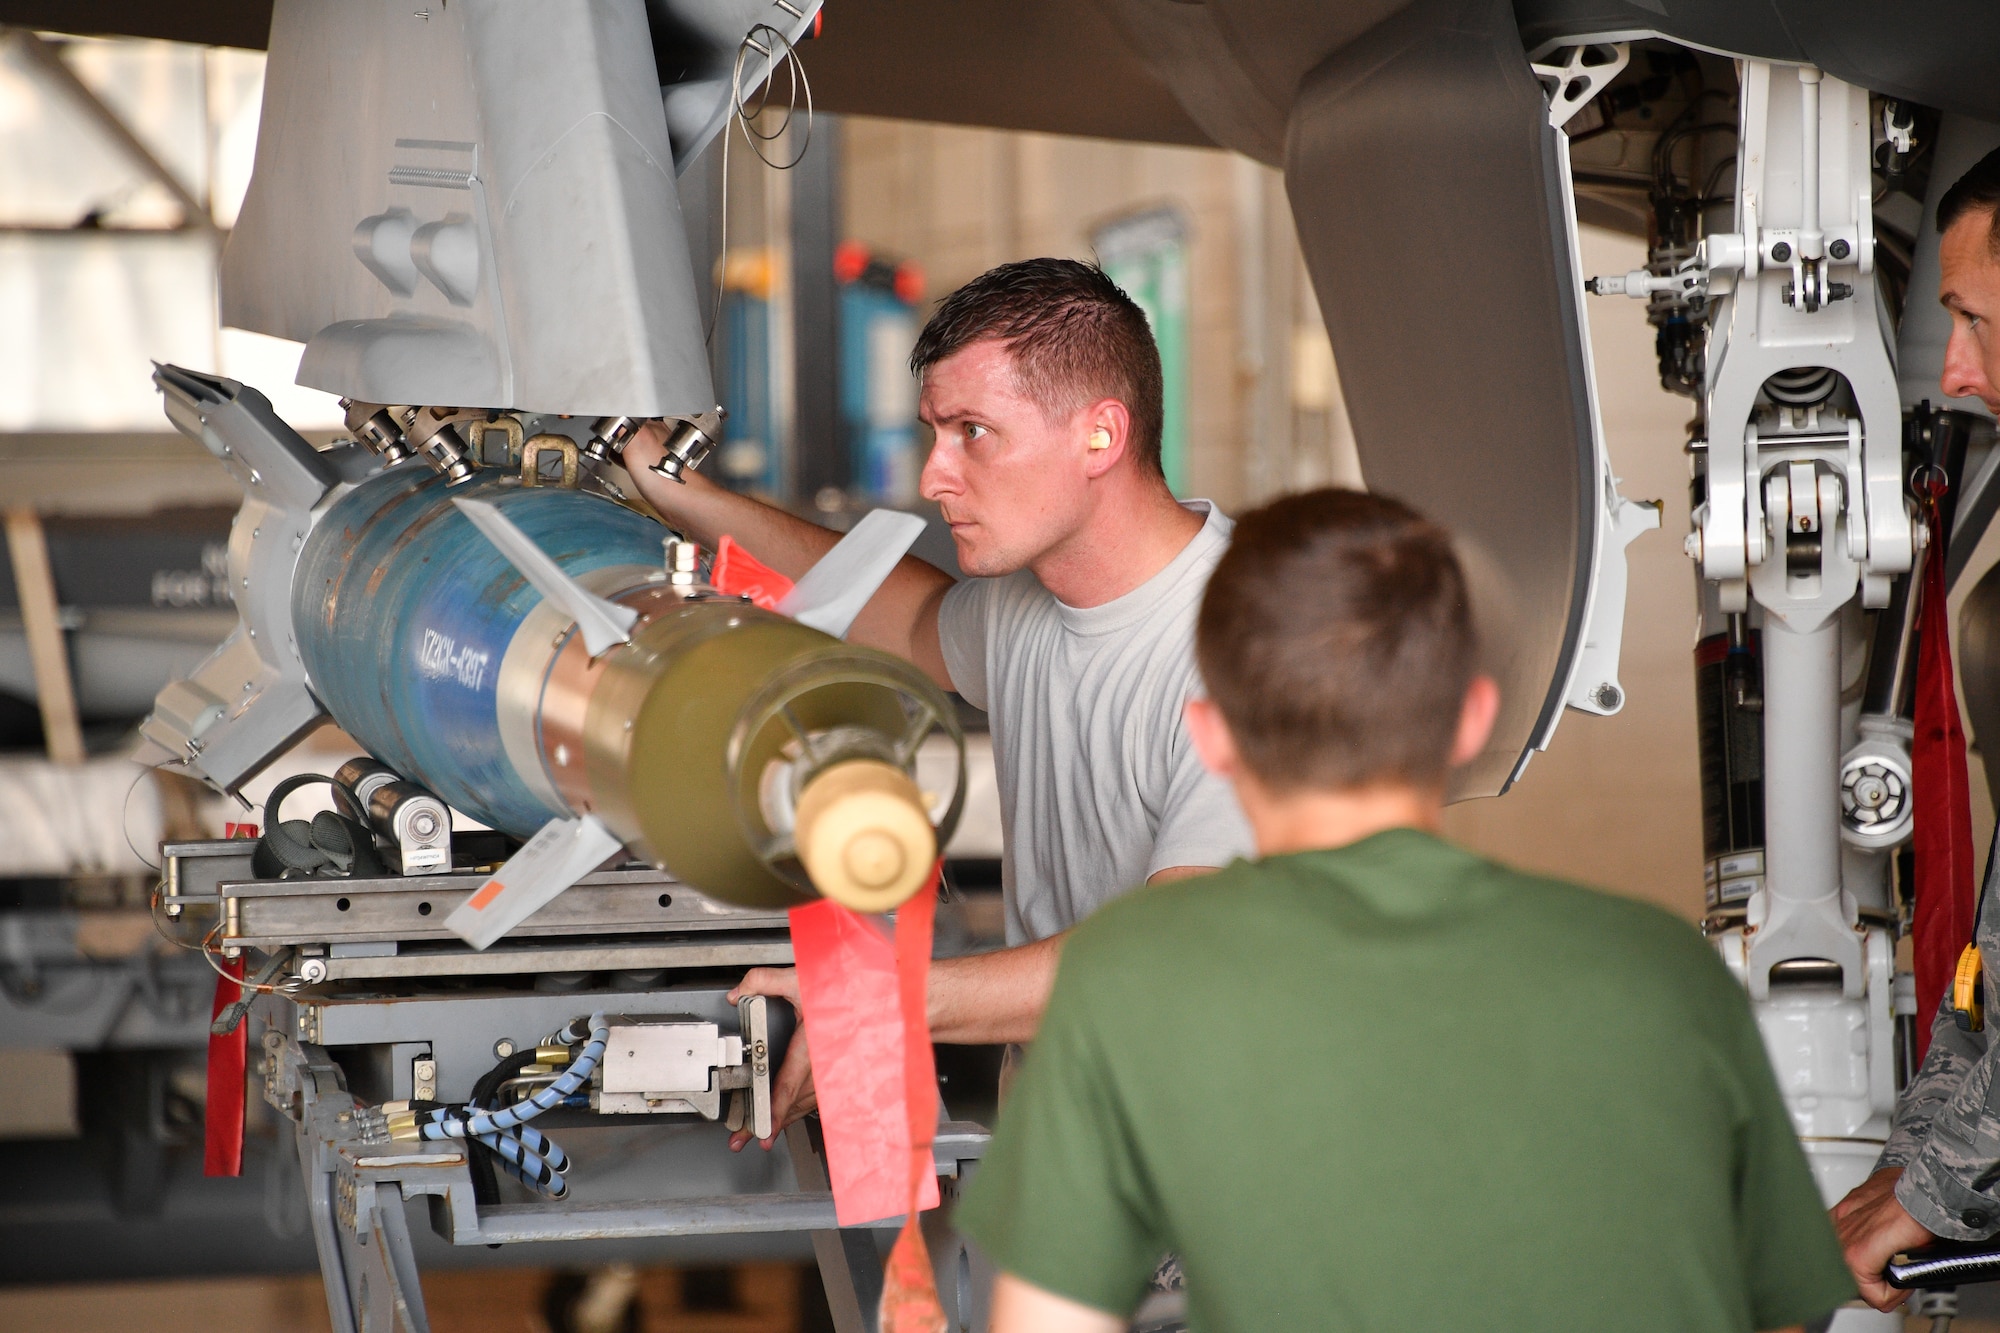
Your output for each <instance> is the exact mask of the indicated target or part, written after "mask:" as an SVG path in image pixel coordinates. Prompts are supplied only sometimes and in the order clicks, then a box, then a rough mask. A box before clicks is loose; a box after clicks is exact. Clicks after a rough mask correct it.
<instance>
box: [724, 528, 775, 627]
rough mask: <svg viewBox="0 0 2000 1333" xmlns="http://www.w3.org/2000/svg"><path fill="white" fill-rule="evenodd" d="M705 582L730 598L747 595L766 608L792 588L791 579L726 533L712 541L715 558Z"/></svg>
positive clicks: (769, 608) (771, 608)
mask: <svg viewBox="0 0 2000 1333" xmlns="http://www.w3.org/2000/svg"><path fill="white" fill-rule="evenodd" d="M708 581H709V582H710V583H713V584H714V585H715V590H716V591H717V592H719V593H723V594H725V595H727V596H730V597H748V598H749V599H750V600H751V602H753V603H754V604H756V605H758V606H761V607H763V608H764V609H765V610H766V611H775V610H777V609H778V603H779V602H780V601H782V600H783V599H784V596H785V594H786V593H788V592H790V591H791V590H792V580H790V579H788V578H786V577H785V576H784V575H783V574H780V573H779V572H778V571H777V570H775V569H772V568H771V567H770V566H769V565H767V564H765V563H763V562H762V561H760V560H759V559H757V557H756V556H754V555H751V554H750V553H749V552H748V551H746V550H744V549H743V547H742V546H741V545H740V544H739V543H738V542H737V540H736V539H735V538H734V537H731V536H729V535H728V534H727V533H725V534H724V535H723V538H722V540H721V541H719V542H717V543H716V544H715V561H714V563H713V564H711V565H710V566H709V570H708Z"/></svg>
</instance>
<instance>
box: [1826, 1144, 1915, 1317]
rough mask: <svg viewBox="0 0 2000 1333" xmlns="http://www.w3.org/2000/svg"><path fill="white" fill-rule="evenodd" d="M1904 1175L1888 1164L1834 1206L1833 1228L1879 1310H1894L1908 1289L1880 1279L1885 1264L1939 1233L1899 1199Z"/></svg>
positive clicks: (1868, 1297)
mask: <svg viewBox="0 0 2000 1333" xmlns="http://www.w3.org/2000/svg"><path fill="white" fill-rule="evenodd" d="M1902 1177H1903V1168H1902V1167H1900V1166H1891V1167H1885V1168H1884V1169H1882V1170H1880V1171H1877V1172H1876V1173H1875V1174H1874V1175H1872V1176H1870V1177H1868V1179H1866V1180H1864V1181H1862V1182H1861V1183H1860V1184H1859V1185H1856V1186H1855V1187H1854V1189H1853V1190H1852V1191H1850V1192H1849V1194H1848V1196H1847V1197H1846V1198H1844V1199H1842V1200H1841V1201H1840V1202H1839V1203H1837V1204H1835V1205H1834V1206H1833V1229H1834V1231H1835V1232H1836V1233H1838V1235H1839V1236H1840V1250H1841V1254H1842V1255H1843V1256H1844V1257H1845V1258H1846V1259H1847V1267H1848V1268H1849V1269H1850V1270H1851V1271H1852V1272H1853V1274H1854V1285H1856V1286H1857V1287H1859V1288H1861V1299H1862V1300H1864V1301H1867V1302H1868V1303H1869V1304H1870V1305H1872V1306H1874V1307H1875V1308H1876V1309H1878V1310H1893V1309H1895V1308H1896V1307H1897V1306H1899V1305H1901V1304H1902V1303H1903V1302H1904V1301H1905V1300H1907V1299H1908V1298H1909V1295H1910V1293H1909V1292H1907V1291H1898V1290H1897V1289H1896V1288H1894V1287H1892V1286H1890V1285H1889V1284H1888V1283H1887V1282H1884V1281H1883V1280H1882V1269H1883V1267H1884V1266H1885V1265H1886V1264H1887V1263H1888V1262H1889V1260H1890V1259H1892V1258H1893V1257H1895V1256H1896V1255H1898V1254H1900V1253H1902V1252H1903V1251H1904V1250H1907V1249H1912V1248H1914V1247H1916V1246H1919V1245H1928V1244H1930V1243H1931V1242H1932V1241H1934V1240H1936V1239H1937V1237H1936V1236H1934V1235H1932V1234H1931V1233H1930V1231H1929V1230H1927V1229H1926V1228H1925V1226H1924V1224H1923V1223H1921V1222H1919V1221H1917V1219H1916V1218H1914V1217H1911V1216H1910V1214H1909V1211H1908V1210H1907V1209H1905V1208H1904V1207H1903V1205H1902V1203H1901V1202H1900V1201H1898V1200H1897V1198H1896V1182H1897V1181H1898V1180H1901V1179H1902Z"/></svg>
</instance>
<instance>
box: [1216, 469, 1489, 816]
mask: <svg viewBox="0 0 2000 1333" xmlns="http://www.w3.org/2000/svg"><path fill="white" fill-rule="evenodd" d="M1474 649H1475V643H1474V633H1473V624H1472V609H1471V604H1470V601H1469V599H1468V598H1467V596H1466V588H1465V575H1464V572H1463V571H1462V570H1461V569H1460V568H1459V564H1458V558H1457V556H1455V555H1454V554H1453V553H1452V549H1451V539H1450V538H1449V537H1448V536H1446V534H1445V532H1444V530H1443V529H1442V528H1439V527H1437V526H1436V525H1435V524H1433V523H1431V522H1429V521H1428V520H1426V519H1424V518H1423V517H1422V516H1420V515H1418V514H1417V513H1416V512H1415V511H1413V510H1411V509H1410V508H1408V507H1407V506H1405V505H1402V504H1398V503H1397V502H1396V501H1394V500H1390V499H1385V498H1384V497H1382V496H1377V495H1368V494H1365V493H1363V492H1360V491H1346V490H1319V491H1307V492H1305V493H1304V494H1301V495H1288V496H1285V497H1284V498H1282V499H1279V500H1274V501H1272V502H1271V503H1270V504H1267V505H1265V506H1264V507H1263V508H1261V509H1256V510H1252V511H1251V512H1250V513H1247V514H1245V515H1243V517H1241V518H1240V519H1238V520H1237V522H1236V534H1235V536H1234V538H1233V539H1232V540H1231V542H1230V546H1229V550H1228V551H1227V553H1225V554H1224V555H1223V557H1222V560H1221V562H1220V563H1219V564H1217V565H1216V567H1215V573H1214V574H1213V575H1212V576H1211V577H1210V578H1209V581H1208V592H1207V594H1206V595H1205V596H1204V597H1203V598H1202V603H1201V616H1200V619H1199V620H1198V622H1197V624H1196V629H1195V654H1196V657H1197V659H1198V661H1199V663H1200V666H1201V674H1202V678H1203V681H1204V682H1205V683H1206V685H1207V688H1208V693H1209V697H1210V698H1211V699H1213V700H1214V701H1215V704H1216V706H1217V708H1219V709H1220V710H1221V713H1222V716H1223V720H1224V721H1225V722H1227V723H1228V724H1229V731H1230V734H1231V736H1233V737H1234V739H1235V741H1236V749H1237V753H1238V754H1239V755H1240V756H1241V758H1242V761H1243V763H1244V764H1245V765H1246V766H1247V767H1248V768H1249V770H1250V771H1251V773H1253V774H1254V775H1255V776H1256V778H1257V779H1258V781H1259V782H1261V783H1262V784H1263V785H1264V786H1265V787H1266V788H1268V789H1269V790H1271V791H1273V792H1275V793H1283V792H1291V791H1298V790H1302V789H1311V790H1322V791H1335V790H1352V789H1355V788H1360V787H1368V786H1374V785H1377V784H1384V783H1408V784H1410V785H1413V786H1419V787H1432V786H1436V785H1438V784H1439V783H1441V782H1442V781H1443V779H1444V776H1445V770H1446V768H1447V765H1448V763H1449V761H1450V756H1451V749H1452V744H1453V741H1454V738H1455V737H1456V735H1457V730H1458V720H1459V710H1460V707H1461V705H1462V703H1463V701H1464V698H1465V692H1466V688H1467V686H1468V685H1469V684H1470V683H1471V679H1472V673H1473V655H1474Z"/></svg>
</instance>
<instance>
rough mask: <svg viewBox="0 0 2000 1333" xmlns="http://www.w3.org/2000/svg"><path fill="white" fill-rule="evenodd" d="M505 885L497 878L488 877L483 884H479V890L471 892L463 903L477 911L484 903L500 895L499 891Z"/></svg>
mask: <svg viewBox="0 0 2000 1333" xmlns="http://www.w3.org/2000/svg"><path fill="white" fill-rule="evenodd" d="M506 887H507V886H506V885H505V884H502V883H501V882H500V881H499V880H497V879H489V880H487V881H486V882H485V883H484V884H481V885H480V886H479V891H478V892H477V893H475V894H473V895H472V897H471V898H470V899H469V900H468V901H467V902H466V904H465V905H466V906H467V907H470V908H471V909H472V910H473V911H475V912H477V911H479V910H481V909H482V908H484V907H485V906H486V904H488V903H490V902H492V901H493V900H494V899H495V898H498V897H499V896H500V891H501V890H502V889H504V888H506Z"/></svg>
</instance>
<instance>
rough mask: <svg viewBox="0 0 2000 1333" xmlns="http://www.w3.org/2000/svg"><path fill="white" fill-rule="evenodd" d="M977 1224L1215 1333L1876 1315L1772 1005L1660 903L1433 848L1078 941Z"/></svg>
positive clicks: (1183, 909) (1196, 896)
mask: <svg viewBox="0 0 2000 1333" xmlns="http://www.w3.org/2000/svg"><path fill="white" fill-rule="evenodd" d="M956 1221H957V1225H958V1226H959V1227H960V1228H961V1229H962V1230H964V1231H965V1232H966V1233H967V1234H969V1235H970V1236H972V1237H973V1238H974V1239H975V1240H976V1241H978V1242H979V1243H980V1244H981V1245H983V1246H984V1247H985V1248H986V1250H987V1252H988V1253H989V1254H990V1255H991V1257H992V1258H993V1261H994V1262H995V1263H996V1264H998V1265H999V1266H1000V1267H1001V1268H1002V1269H1004V1270H1006V1271H1008V1272H1010V1273H1013V1274H1015V1275H1016V1276H1018V1277H1021V1278H1023V1279H1025V1280H1026V1281H1028V1282H1031V1283H1033V1284H1034V1285H1036V1286H1038V1287H1041V1288H1043V1289H1044V1290H1047V1291H1051V1292H1054V1293H1056V1294H1058V1295H1061V1296H1066V1297H1068V1298H1069V1299H1071V1300H1075V1301H1080V1302H1082V1303H1083V1304H1085V1305H1090V1306H1094V1307H1096V1308H1098V1309H1100V1310H1106V1311H1110V1312H1113V1313H1117V1314H1123V1313H1126V1312H1129V1311H1130V1310H1132V1309H1133V1308H1134V1306H1136V1305H1137V1303H1138V1301H1139V1299H1140V1297H1141V1296H1142V1295H1143V1293H1144V1290H1145V1287H1146V1284H1147V1279H1148V1276H1149V1275H1150V1274H1151V1273H1152V1271H1153V1268H1154V1265H1155V1263H1156V1262H1157V1260H1158V1259H1159V1256H1160V1255H1161V1254H1162V1253H1163V1252H1166V1251H1172V1252H1174V1253H1177V1254H1178V1255H1180V1257H1181V1262H1182V1264H1183V1266H1184V1268H1185V1270H1186V1273H1187V1286H1188V1301H1189V1317H1190V1322H1191V1324H1192V1325H1193V1327H1194V1328H1196V1329H1199V1330H1208V1331H1209V1333H1220V1331H1221V1330H1243V1331H1244V1333H1253V1331H1254V1333H1269V1330H1274V1329H1304V1328H1315V1329H1371V1330H1372V1329H1394V1328H1419V1327H1421V1328H1425V1329H1443V1328H1468V1329H1470V1328H1477V1329H1482V1330H1506V1329H1521V1330H1530V1329H1532V1330H1535V1331H1536V1333H1542V1330H1547V1329H1573V1328H1574V1329H1581V1328H1592V1329H1620V1330H1641V1329H1648V1330H1650V1329H1658V1330H1662V1333H1666V1331H1667V1330H1672V1333H1695V1331H1696V1330H1710V1329H1713V1330H1731V1331H1732V1333H1741V1331H1742V1330H1748V1329H1770V1328H1777V1327H1782V1326H1784V1325H1787V1324H1792V1323H1797V1322H1800V1321H1803V1320H1810V1319H1815V1318H1818V1317H1819V1316H1821V1315H1823V1314H1825V1313H1826V1312H1827V1311H1829V1310H1831V1309H1833V1308H1834V1307H1835V1306H1837V1305H1839V1304H1841V1303H1842V1302H1843V1301H1845V1300H1848V1299H1849V1298H1850V1297H1852V1295H1853V1293H1854V1288H1853V1285H1852V1283H1851V1282H1850V1280H1849V1278H1848V1274H1847V1270H1846V1268H1845V1266H1844V1265H1843V1263H1842V1261H1841V1256H1840V1250H1839V1247H1838V1246H1837V1245H1836V1244H1835V1242H1834V1238H1833V1230H1832V1227H1831V1225H1830V1224H1829V1222H1828V1220H1827V1216H1826V1213H1825V1211H1824V1206H1823V1205H1822V1203H1821V1201H1820V1198H1819V1194H1818V1191H1817V1190H1816V1189H1815V1187H1814V1185H1813V1179H1812V1174H1811V1171H1810V1169H1809V1168H1808V1167H1807V1165H1806V1161H1805V1156H1804V1154H1803V1153H1802V1152H1801V1151H1800V1149H1799V1145H1798V1142H1797V1140H1796V1139H1795V1138H1794V1137H1793V1133H1792V1129H1791V1126H1790V1124H1789V1123H1788V1122H1787V1119H1786V1116H1785V1111H1784V1107H1783V1104H1782V1103H1781V1102H1780V1100H1779V1096H1778V1090H1777V1086H1776V1084H1775V1083H1774V1081H1773V1079H1772V1076H1771V1071H1770V1066H1769V1064H1768V1063H1767V1061H1766V1057H1765V1054H1764V1046H1763V1042H1762V1041H1761V1039H1760V1038H1759V1036H1758V1032H1757V1027H1756V1023H1755V1021H1754V1020H1753V1018H1752V1017H1751V1014H1750V1009H1749V1005H1748V1004H1747V1003H1746V1001H1745V998H1744V995H1743V992H1742V990H1741V988H1740V987H1739V986H1738V985H1737V984H1736V982H1735V981H1734V980H1733V979H1732V978H1731V976H1730V975H1729V972H1728V970H1727V969H1726V968H1725V967H1724V966H1723V964H1722V962H1721V960H1720V959H1719V958H1718V957H1717V956H1716V954H1715V952H1714V950H1713V949H1711V948H1710V947H1709V946H1708V945H1707V944H1706V943H1705V942H1704V941H1703V940H1702V938H1701V936H1700V935H1699V934H1698V933H1696V932H1695V931H1694V930H1693V929H1691V928H1690V927H1688V926H1687V925H1686V924H1685V923H1683V922H1681V921H1679V920H1677V919H1675V918H1674V917H1671V916H1669V915H1668V914H1666V913H1665V912H1662V911H1660V910H1658V909H1657V908H1653V907H1649V906H1646V905H1644V904H1642V903H1637V902H1632V901H1629V900H1626V899H1622V898H1616V897H1612V896H1610V895H1608V894H1602V893H1597V892H1594V891H1592V890H1589V889H1584V888H1579V887H1577V886H1575V885H1570V884H1562V883H1557V882H1555V881H1551V880H1545V879H1537V878H1534V877H1532V876H1528V875H1524V874H1520V873H1518V872H1515V871H1512V870H1509V869H1507V868H1506V867H1504V866H1499V865H1495V864H1493V863H1492V862H1489V861H1484V860H1481V859H1479V858H1478V857H1475V856H1473V855H1472V854H1471V853H1469V852H1465V851H1462V850H1460V849H1458V848H1455V847H1453V846H1451V845H1449V844H1448V843H1445V842H1442V841H1439V840H1438V839H1436V838H1433V837H1431V836H1429V835H1428V834H1425V833H1421V832H1418V831H1416V830H1413V829H1396V830H1392V831H1390V832H1387V833H1381V834H1377V835H1376V836H1374V837H1371V838H1368V839H1366V840H1365V841H1362V842H1360V843H1356V844H1354V845H1352V846H1349V847H1343V848H1339V849H1337V850H1333V851H1315V852H1303V853H1299V854H1296V855H1291V856H1281V857H1272V858H1270V859H1268V860H1264V861H1261V862H1257V863H1255V864H1250V863H1245V862H1241V861H1239V862H1236V863H1235V864H1233V865H1231V866H1229V867H1228V868H1226V869H1224V870H1222V871H1220V872H1218V873H1216V874H1214V875H1211V876H1208V877H1205V878H1203V879H1198V880H1190V881H1186V882H1182V883H1175V884H1169V885H1162V886H1159V887H1154V888H1146V889H1140V890H1138V891H1136V892H1133V893H1131V894H1128V895H1126V896H1125V897H1123V898H1120V899H1118V900H1117V901H1115V902H1113V903H1111V904H1110V905H1109V906H1107V907H1105V908H1104V909H1103V910H1102V911H1100V912H1098V913H1097V914H1096V915H1095V916H1093V917H1092V918H1091V919H1090V920H1089V921H1087V922H1085V923H1084V924H1083V925H1082V926H1080V927H1079V928H1078V929H1077V930H1076V931H1075V932H1074V934H1073V935H1072V936H1071V938H1070V939H1069V941H1068V943H1067V945H1066V946H1065V948H1064V951H1063V959H1062V968H1061V971H1060V974H1059V976H1058V978H1057V981H1056V988H1055V994H1054V996H1053V997H1052V998H1051V1000H1050V1002H1049V1009H1048V1014H1047V1016H1046V1017H1045V1018H1044V1019H1043V1021H1042V1026H1041V1031H1040V1034H1039V1035H1038V1036H1037V1038H1036V1040H1035V1044H1034V1048H1033V1050H1032V1051H1031V1053H1030V1054H1029V1056H1028V1060H1027V1064H1026V1067H1025V1068H1024V1069H1023V1071H1022V1074H1021V1078H1020V1080H1019V1082H1018V1083H1017V1084H1016V1086H1015V1087H1014V1089H1013V1092H1012V1095H1011V1097H1010V1099H1009V1102H1008V1105H1007V1108H1006V1111H1005V1112H1004V1113H1003V1114H1002V1115H1001V1117H1000V1122H999V1126H998V1131H997V1133H996V1134H995V1136H994V1141H993V1145H992V1149H991V1151H990V1153H989V1154H988V1156H987V1158H986V1160H985V1161H984V1163H982V1164H981V1166H980V1168H979V1170H978V1172H977V1174H976V1175H975V1177H974V1178H973V1181H972V1183H971V1185H970V1187H969V1190H968V1193H967V1196H966V1198H965V1201H964V1202H963V1204H961V1206H960V1207H959V1209H958V1212H957V1217H956Z"/></svg>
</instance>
